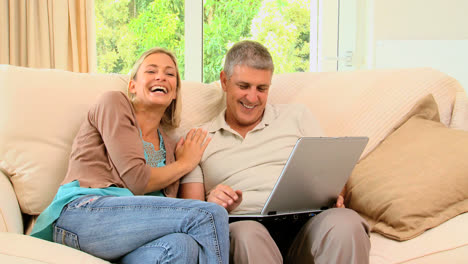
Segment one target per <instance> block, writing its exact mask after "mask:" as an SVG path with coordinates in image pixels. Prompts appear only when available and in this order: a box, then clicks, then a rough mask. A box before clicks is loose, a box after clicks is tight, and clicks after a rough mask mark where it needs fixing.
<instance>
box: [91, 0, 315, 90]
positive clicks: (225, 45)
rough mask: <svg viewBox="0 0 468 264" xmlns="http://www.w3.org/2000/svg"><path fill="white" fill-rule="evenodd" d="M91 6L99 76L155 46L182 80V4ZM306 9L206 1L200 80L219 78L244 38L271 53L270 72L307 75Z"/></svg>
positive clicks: (281, 1)
mask: <svg viewBox="0 0 468 264" xmlns="http://www.w3.org/2000/svg"><path fill="white" fill-rule="evenodd" d="M186 1H190V0H186ZM95 4H96V8H95V10H96V11H95V12H96V35H97V40H96V44H97V54H98V71H99V72H115V73H125V74H126V73H128V72H129V71H130V69H131V67H132V65H133V63H134V61H135V60H136V59H137V58H138V57H139V56H140V54H141V53H142V52H143V51H145V50H147V49H149V48H151V47H154V46H160V47H165V48H167V49H169V50H171V51H173V52H174V53H175V55H176V56H177V59H178V62H179V68H180V71H181V74H182V79H183V78H184V56H185V55H184V52H185V38H184V0H171V1H168V0H96V1H95ZM309 5H310V1H309V0H205V1H204V4H203V7H204V19H203V38H204V41H203V81H204V82H212V81H215V80H218V79H219V72H220V71H221V69H222V65H223V58H224V55H225V53H226V51H227V50H228V49H229V48H230V47H231V46H232V45H233V44H234V43H235V42H237V41H239V40H243V39H253V40H257V41H259V42H261V43H263V44H264V45H265V46H266V47H267V48H268V49H269V50H270V52H271V53H272V55H273V60H274V62H275V73H283V72H296V71H307V69H308V67H309V32H310V31H309V28H310V26H309V25H310V6H309Z"/></svg>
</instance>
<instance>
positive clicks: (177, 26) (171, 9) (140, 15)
mask: <svg viewBox="0 0 468 264" xmlns="http://www.w3.org/2000/svg"><path fill="white" fill-rule="evenodd" d="M95 4H96V6H95V7H96V8H95V10H96V35H97V39H96V48H97V53H98V72H115V73H124V74H126V73H129V71H130V70H131V67H132V66H133V64H134V62H135V60H136V59H137V58H138V57H139V56H140V55H141V53H143V52H144V51H145V50H147V49H149V48H152V47H155V46H159V47H164V48H167V49H169V50H172V51H173V52H174V53H175V55H176V56H177V58H178V60H179V61H178V62H179V68H180V70H181V76H182V78H183V76H184V75H183V74H184V72H183V70H184V62H183V59H184V34H183V32H184V24H183V22H184V17H183V16H184V9H183V8H184V0H172V1H164V0H97V1H96V2H95Z"/></svg>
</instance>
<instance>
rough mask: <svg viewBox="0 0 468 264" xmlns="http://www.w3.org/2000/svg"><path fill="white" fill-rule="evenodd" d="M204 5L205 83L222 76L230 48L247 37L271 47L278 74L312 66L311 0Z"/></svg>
mask: <svg viewBox="0 0 468 264" xmlns="http://www.w3.org/2000/svg"><path fill="white" fill-rule="evenodd" d="M203 7H204V11H203V13H204V16H203V81H204V82H212V81H215V80H217V79H218V78H219V72H220V71H221V69H222V63H223V58H224V55H225V54H226V52H227V50H228V49H229V48H230V47H231V46H232V45H233V44H234V43H236V42H237V41H240V40H243V39H252V40H257V41H259V42H260V43H262V44H263V45H265V46H266V47H267V48H268V50H269V51H270V53H271V54H272V56H273V61H274V62H275V73H284V72H297V71H307V70H308V69H309V54H310V45H309V39H310V0H244V1H217V0H204V1H203Z"/></svg>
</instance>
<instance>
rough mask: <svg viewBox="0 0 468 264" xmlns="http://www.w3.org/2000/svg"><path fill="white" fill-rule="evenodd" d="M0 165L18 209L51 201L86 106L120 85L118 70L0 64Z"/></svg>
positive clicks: (35, 209) (36, 208)
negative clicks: (75, 70) (85, 70)
mask: <svg viewBox="0 0 468 264" xmlns="http://www.w3.org/2000/svg"><path fill="white" fill-rule="evenodd" d="M0 87H1V89H0V169H1V170H2V171H3V172H4V173H5V174H6V175H7V176H9V177H10V180H11V182H12V184H13V187H14V190H15V193H16V196H17V197H18V202H19V204H20V207H21V210H22V212H23V213H26V214H31V215H36V214H39V213H41V212H42V210H44V209H45V208H46V207H47V206H48V205H49V203H50V202H51V201H52V199H53V197H54V196H55V193H56V192H57V189H58V186H59V184H60V182H61V181H62V180H63V178H64V176H65V173H66V171H67V167H68V158H69V154H70V151H71V145H72V142H73V139H74V136H75V134H76V132H77V131H78V128H79V126H80V125H81V123H82V121H83V120H84V118H85V116H86V113H87V111H88V108H89V107H90V106H91V105H92V104H93V103H94V102H95V100H96V99H97V97H98V96H99V95H100V94H101V93H102V92H104V91H107V90H123V91H125V90H126V87H127V80H126V78H125V77H124V76H122V75H113V74H84V73H73V72H67V71H62V70H47V69H31V68H23V67H15V66H9V65H0Z"/></svg>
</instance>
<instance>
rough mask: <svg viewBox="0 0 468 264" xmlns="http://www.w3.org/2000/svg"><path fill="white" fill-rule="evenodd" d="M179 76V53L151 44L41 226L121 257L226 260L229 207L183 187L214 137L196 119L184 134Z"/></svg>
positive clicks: (93, 124) (95, 111) (96, 123)
mask: <svg viewBox="0 0 468 264" xmlns="http://www.w3.org/2000/svg"><path fill="white" fill-rule="evenodd" d="M180 85H181V81H180V76H179V70H178V67H177V62H176V59H175V57H174V55H173V54H172V53H171V52H169V51H167V50H165V49H161V48H154V49H151V50H148V51H146V52H145V53H144V54H143V55H142V56H141V57H140V59H139V60H138V61H137V62H136V64H135V66H134V67H133V70H132V73H131V76H130V81H129V84H128V96H127V95H125V94H123V93H121V92H117V91H112V92H107V93H105V94H103V95H102V96H101V98H100V99H99V101H98V102H97V104H95V105H94V106H93V107H92V108H91V109H90V111H89V112H88V116H87V118H86V120H85V121H84V123H83V124H82V126H81V128H80V130H79V132H78V134H77V136H76V138H75V140H74V143H73V147H72V152H71V156H70V161H69V167H68V172H67V175H66V177H65V179H64V181H63V182H62V185H61V186H60V188H59V190H58V192H57V194H56V196H55V198H54V200H53V202H52V203H51V204H50V205H49V207H48V208H47V209H46V210H44V212H43V213H42V214H41V215H40V216H39V218H38V220H37V223H36V225H35V226H34V228H33V231H32V234H31V235H32V236H35V237H39V238H43V239H46V240H49V241H55V242H57V243H60V244H64V245H67V246H70V247H73V248H76V249H79V250H82V251H84V252H87V253H89V254H91V255H94V256H97V257H99V258H102V259H105V260H108V261H118V262H122V263H227V262H228V251H229V234H228V229H229V228H228V222H227V219H228V218H227V213H226V210H225V209H224V208H222V207H221V206H218V205H216V204H213V203H207V202H201V201H196V200H183V199H175V198H169V197H175V196H176V194H177V189H178V184H179V179H180V178H181V177H182V176H184V175H185V174H187V173H188V172H190V171H191V170H192V169H193V168H194V167H195V166H196V165H197V164H198V162H199V161H200V159H201V156H202V154H203V152H204V151H205V148H206V146H207V144H208V143H209V138H207V137H206V135H207V133H206V131H202V130H199V129H198V130H196V129H192V130H191V131H190V132H189V133H187V135H186V137H185V139H184V138H181V139H180V140H179V142H177V144H175V143H174V142H171V140H170V139H169V138H168V137H167V136H166V135H165V134H164V129H165V128H173V127H177V126H178V124H179V113H180V88H181V87H180Z"/></svg>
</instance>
